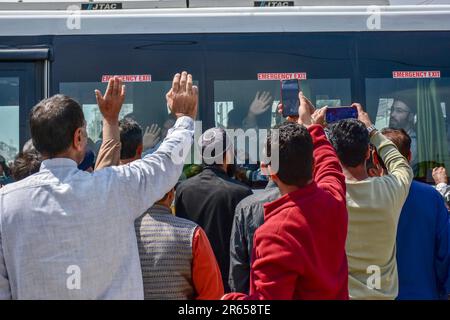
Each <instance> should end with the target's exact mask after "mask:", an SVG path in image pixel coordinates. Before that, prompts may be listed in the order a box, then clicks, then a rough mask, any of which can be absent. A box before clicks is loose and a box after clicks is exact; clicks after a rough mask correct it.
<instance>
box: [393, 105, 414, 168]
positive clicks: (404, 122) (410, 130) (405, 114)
mask: <svg viewBox="0 0 450 320" xmlns="http://www.w3.org/2000/svg"><path fill="white" fill-rule="evenodd" d="M415 118H416V109H415V105H414V104H413V103H412V102H409V101H408V100H407V99H406V98H403V97H401V98H395V99H394V101H393V103H392V107H391V113H390V117H389V127H390V128H395V129H403V130H405V131H406V133H407V134H408V135H409V137H410V138H411V166H412V168H413V170H414V172H416V171H417V168H416V167H417V161H418V160H417V134H416V129H415Z"/></svg>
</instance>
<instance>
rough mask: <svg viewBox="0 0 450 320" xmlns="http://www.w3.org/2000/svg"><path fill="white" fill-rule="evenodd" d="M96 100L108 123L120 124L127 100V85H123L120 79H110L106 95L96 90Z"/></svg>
mask: <svg viewBox="0 0 450 320" xmlns="http://www.w3.org/2000/svg"><path fill="white" fill-rule="evenodd" d="M95 98H96V99H97V105H98V107H99V108H100V112H101V113H102V115H103V118H104V119H105V120H106V121H108V122H112V123H116V122H118V121H119V113H120V109H121V108H122V104H123V102H124V100H125V85H123V84H122V80H120V79H119V78H118V77H114V78H111V79H109V82H108V87H107V88H106V92H105V95H102V93H101V92H100V90H95Z"/></svg>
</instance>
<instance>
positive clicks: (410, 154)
mask: <svg viewBox="0 0 450 320" xmlns="http://www.w3.org/2000/svg"><path fill="white" fill-rule="evenodd" d="M411 159H412V153H411V150H409V151H408V157H407V158H406V160H408V162H411Z"/></svg>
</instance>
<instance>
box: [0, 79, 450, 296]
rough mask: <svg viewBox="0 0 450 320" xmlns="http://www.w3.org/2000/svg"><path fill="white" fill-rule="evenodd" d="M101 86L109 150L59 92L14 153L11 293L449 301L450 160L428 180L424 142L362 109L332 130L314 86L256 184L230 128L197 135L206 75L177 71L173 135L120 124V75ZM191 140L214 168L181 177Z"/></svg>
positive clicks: (6, 213) (4, 194) (7, 185)
mask: <svg viewBox="0 0 450 320" xmlns="http://www.w3.org/2000/svg"><path fill="white" fill-rule="evenodd" d="M95 95H96V99H97V104H98V107H99V109H100V111H101V113H102V115H103V132H102V143H101V146H100V148H99V151H98V154H97V155H95V154H94V153H93V152H92V151H90V150H87V147H86V146H87V144H88V139H87V133H86V121H85V120H84V116H83V112H82V108H81V106H80V105H79V104H78V103H77V102H76V101H75V100H73V99H72V98H70V97H67V96H64V95H55V96H53V97H51V98H48V99H45V100H43V101H41V102H39V103H38V104H37V105H36V106H35V107H34V108H33V109H32V111H31V114H30V131H31V137H32V139H31V140H30V141H29V142H27V144H26V145H25V146H24V148H23V150H22V151H21V152H20V153H19V154H18V155H17V157H16V159H15V161H14V163H13V165H12V168H11V169H10V168H9V167H8V166H7V164H6V161H4V159H1V158H0V170H1V171H0V176H1V177H2V180H1V183H2V185H4V186H3V187H2V188H1V189H0V299H164V300H166V299H167V300H172V299H197V300H217V299H224V300H234V299H239V300H241V299H243V300H246V299H251V300H254V299H258V300H259V299H287V300H290V299H334V300H347V299H383V300H393V299H448V298H449V294H450V217H449V211H448V204H449V200H450V186H448V180H447V174H446V171H445V168H435V170H433V178H434V179H435V181H436V187H433V186H430V185H426V184H424V183H420V182H417V181H414V180H413V170H412V167H411V164H412V163H414V151H413V150H412V149H414V148H415V145H414V143H415V141H413V140H414V139H415V138H414V137H411V136H410V135H409V134H408V132H407V131H405V130H403V129H397V128H385V129H383V130H381V131H378V130H377V129H376V128H375V126H374V125H373V123H372V121H371V119H370V118H369V116H368V114H367V113H366V112H365V111H364V109H363V107H362V106H361V105H360V104H357V103H355V104H353V106H354V107H356V108H357V110H358V119H346V120H341V121H339V122H338V123H336V124H333V125H332V126H330V125H327V124H326V123H325V115H326V111H327V108H326V107H323V108H320V109H316V108H315V107H314V106H313V104H312V103H311V102H310V101H309V100H308V99H307V98H306V97H304V96H303V94H302V93H301V92H300V94H299V100H300V106H299V115H298V117H288V118H287V119H286V121H285V122H283V123H282V124H280V125H277V126H276V127H274V128H273V129H272V133H273V134H271V135H269V136H268V138H267V143H266V148H267V151H268V154H269V155H270V154H271V153H273V152H278V153H279V155H278V159H279V163H278V164H277V165H275V164H274V163H272V162H268V163H264V162H261V163H260V172H262V173H264V175H266V176H267V177H268V180H269V181H268V184H267V186H266V188H265V189H264V190H262V191H259V192H257V193H254V192H253V190H252V189H251V188H249V186H247V185H245V184H244V183H242V182H240V181H238V180H237V179H235V178H233V175H234V173H235V170H234V164H233V157H234V152H235V149H234V145H233V141H232V139H230V138H229V137H228V135H227V132H226V130H225V129H224V128H221V127H216V128H211V129H208V130H206V131H205V132H204V133H203V134H202V136H201V137H200V139H199V140H198V141H193V136H194V120H195V119H196V115H197V109H198V88H197V87H196V86H194V85H193V79H192V75H190V74H188V73H187V72H182V73H179V74H176V75H175V76H174V78H173V83H172V87H171V89H170V91H169V92H168V93H167V94H166V100H167V106H168V108H169V109H170V111H171V117H172V118H173V119H174V121H173V126H172V128H170V129H169V128H168V130H167V134H164V139H162V141H159V140H155V139H150V140H152V142H151V143H149V142H148V141H149V138H148V137H149V136H155V137H156V136H159V132H158V128H155V127H152V128H150V129H149V128H147V129H146V130H145V131H144V130H142V128H141V126H140V125H139V124H138V123H137V122H136V120H135V119H133V118H131V117H125V118H124V119H122V120H120V121H119V113H120V110H121V107H122V104H123V102H124V98H125V95H126V90H125V85H123V83H122V81H121V80H120V79H119V78H117V77H114V78H112V79H111V80H110V81H109V83H108V87H107V89H106V91H105V93H104V94H103V93H102V92H100V91H98V90H96V92H95ZM258 98H259V99H262V100H265V99H266V100H267V99H269V96H268V95H267V94H265V93H263V94H262V95H261V96H260V97H258ZM282 107H283V106H282V105H280V106H279V109H280V110H281V109H282ZM401 107H404V106H402V105H401V104H400V102H399V103H398V104H397V105H396V108H401ZM396 111H398V110H396ZM145 137H147V138H145ZM192 143H195V144H197V146H198V147H199V149H200V150H201V151H202V155H203V161H204V164H203V165H202V167H201V170H199V171H198V172H195V174H192V177H189V178H188V179H181V180H180V177H181V176H182V175H183V174H184V173H183V165H184V162H183V161H175V159H178V160H179V158H180V157H185V156H186V154H185V153H183V152H182V153H180V150H188V149H189V148H190V147H191V145H192ZM149 149H151V150H149ZM181 160H183V159H181Z"/></svg>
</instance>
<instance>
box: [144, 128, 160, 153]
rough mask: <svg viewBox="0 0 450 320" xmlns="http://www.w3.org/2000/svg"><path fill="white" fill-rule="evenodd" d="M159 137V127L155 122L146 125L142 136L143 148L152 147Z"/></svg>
mask: <svg viewBox="0 0 450 320" xmlns="http://www.w3.org/2000/svg"><path fill="white" fill-rule="evenodd" d="M160 139H161V128H160V127H158V125H157V124H152V125H151V127H147V128H146V129H145V132H144V137H143V147H144V150H147V149H150V148H153V147H154V146H156V145H157V144H158V142H159V141H160Z"/></svg>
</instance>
